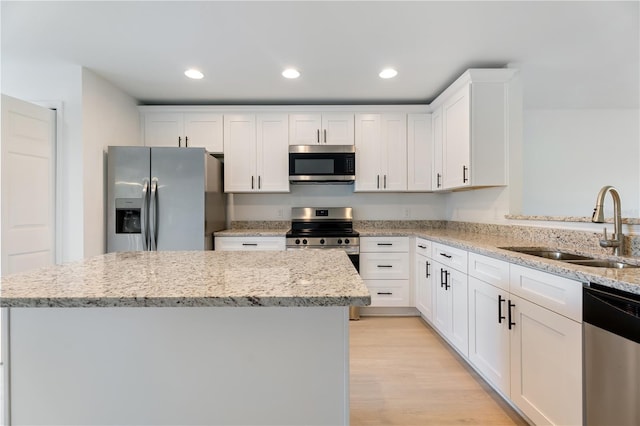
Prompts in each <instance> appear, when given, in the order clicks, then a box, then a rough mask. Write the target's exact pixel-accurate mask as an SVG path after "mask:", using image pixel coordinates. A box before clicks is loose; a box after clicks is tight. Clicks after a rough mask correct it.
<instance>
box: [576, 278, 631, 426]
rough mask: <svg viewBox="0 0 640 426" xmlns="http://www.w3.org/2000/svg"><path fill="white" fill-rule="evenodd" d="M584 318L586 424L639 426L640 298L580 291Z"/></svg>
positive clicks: (595, 288)
mask: <svg viewBox="0 0 640 426" xmlns="http://www.w3.org/2000/svg"><path fill="white" fill-rule="evenodd" d="M583 319H584V321H583V331H584V413H585V417H584V418H585V423H586V424H587V425H590V426H596V425H616V426H623V425H633V426H637V425H640V295H637V294H632V293H627V292H623V291H619V290H616V289H612V288H609V287H605V286H601V285H598V284H590V285H589V286H585V288H584V294H583Z"/></svg>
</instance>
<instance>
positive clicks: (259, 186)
mask: <svg viewBox="0 0 640 426" xmlns="http://www.w3.org/2000/svg"><path fill="white" fill-rule="evenodd" d="M261 178H262V176H258V189H261V188H262V179H261Z"/></svg>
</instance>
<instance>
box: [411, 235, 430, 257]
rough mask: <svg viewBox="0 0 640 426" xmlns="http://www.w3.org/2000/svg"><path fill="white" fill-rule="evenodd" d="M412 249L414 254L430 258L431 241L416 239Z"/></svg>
mask: <svg viewBox="0 0 640 426" xmlns="http://www.w3.org/2000/svg"><path fill="white" fill-rule="evenodd" d="M414 248H415V250H416V252H415V253H416V254H419V255H421V256H426V257H431V241H429V240H425V239H424V238H418V237H416V241H415V245H414Z"/></svg>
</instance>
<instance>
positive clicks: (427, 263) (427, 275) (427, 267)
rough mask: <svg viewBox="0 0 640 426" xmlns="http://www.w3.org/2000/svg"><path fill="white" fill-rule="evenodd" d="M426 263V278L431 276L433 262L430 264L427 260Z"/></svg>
mask: <svg viewBox="0 0 640 426" xmlns="http://www.w3.org/2000/svg"><path fill="white" fill-rule="evenodd" d="M425 265H426V267H425V269H426V271H425V272H426V276H425V278H429V277H430V276H431V274H430V273H429V266H431V264H430V263H429V262H425Z"/></svg>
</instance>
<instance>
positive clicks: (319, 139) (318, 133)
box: [317, 129, 320, 143]
mask: <svg viewBox="0 0 640 426" xmlns="http://www.w3.org/2000/svg"><path fill="white" fill-rule="evenodd" d="M317 137H318V143H320V129H318V136H317Z"/></svg>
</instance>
